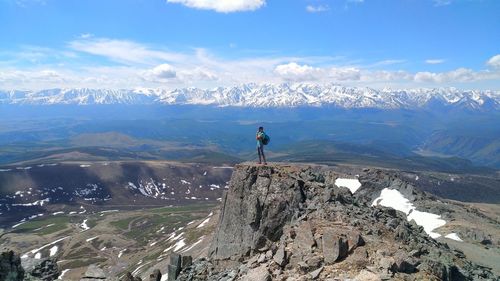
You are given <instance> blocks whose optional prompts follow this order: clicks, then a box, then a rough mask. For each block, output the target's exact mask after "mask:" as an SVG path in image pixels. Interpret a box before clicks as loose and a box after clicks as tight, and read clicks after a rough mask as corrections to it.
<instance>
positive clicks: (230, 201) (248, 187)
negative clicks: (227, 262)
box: [209, 165, 305, 260]
mask: <svg viewBox="0 0 500 281" xmlns="http://www.w3.org/2000/svg"><path fill="white" fill-rule="evenodd" d="M279 172H281V171H275V167H273V166H264V167H256V166H248V165H237V166H236V169H235V171H234V172H233V175H232V178H231V181H230V186H231V187H230V188H229V190H228V192H227V193H226V194H225V195H224V197H223V198H222V209H221V214H220V218H219V223H218V225H217V229H216V232H215V235H214V238H213V243H212V244H211V246H210V250H209V256H210V257H211V258H213V259H220V260H224V259H228V258H231V257H236V258H235V259H238V258H239V257H242V256H247V255H248V254H249V253H250V252H252V251H255V250H256V249H260V248H262V247H264V246H265V245H266V244H267V243H270V242H276V241H278V240H279V238H280V237H281V235H282V234H283V226H284V225H285V224H286V223H288V222H290V220H291V219H292V217H293V215H294V212H295V211H296V210H297V209H298V208H299V204H300V203H302V202H304V200H305V196H304V192H303V188H304V181H302V180H295V179H293V178H292V177H289V176H284V177H281V178H280V177H279V176H277V175H278V174H277V173H279ZM271 178H273V180H271Z"/></svg>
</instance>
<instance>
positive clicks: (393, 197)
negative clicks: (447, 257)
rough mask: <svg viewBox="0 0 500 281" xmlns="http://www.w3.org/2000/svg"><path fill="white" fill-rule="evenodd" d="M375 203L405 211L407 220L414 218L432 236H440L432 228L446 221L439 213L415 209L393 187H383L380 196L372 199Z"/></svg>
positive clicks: (374, 204)
mask: <svg viewBox="0 0 500 281" xmlns="http://www.w3.org/2000/svg"><path fill="white" fill-rule="evenodd" d="M377 205H382V206H385V207H389V208H393V209H395V210H398V211H401V212H403V213H405V214H406V216H407V219H408V221H411V220H415V222H416V223H417V224H418V225H420V226H422V227H423V228H424V230H425V232H426V233H427V234H428V235H429V236H430V237H432V238H438V237H440V236H441V234H439V233H436V232H433V230H434V229H436V228H439V227H441V226H443V225H445V224H446V221H445V220H443V219H441V216H440V215H436V214H432V213H427V212H421V211H417V209H416V208H415V206H413V204H412V203H411V202H410V201H409V200H408V199H406V197H404V196H403V194H401V193H400V192H399V191H397V190H395V189H389V188H384V189H383V190H382V192H381V193H380V196H379V197H378V198H376V199H375V200H373V203H372V206H377Z"/></svg>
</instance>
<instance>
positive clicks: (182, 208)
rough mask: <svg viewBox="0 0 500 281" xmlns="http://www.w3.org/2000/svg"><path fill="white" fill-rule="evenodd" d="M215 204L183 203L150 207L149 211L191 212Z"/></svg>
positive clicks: (209, 207)
mask: <svg viewBox="0 0 500 281" xmlns="http://www.w3.org/2000/svg"><path fill="white" fill-rule="evenodd" d="M215 206H216V204H196V205H194V204H193V205H184V206H179V207H162V208H156V209H151V210H150V212H151V213H178V212H193V211H208V210H210V209H212V208H213V207H215Z"/></svg>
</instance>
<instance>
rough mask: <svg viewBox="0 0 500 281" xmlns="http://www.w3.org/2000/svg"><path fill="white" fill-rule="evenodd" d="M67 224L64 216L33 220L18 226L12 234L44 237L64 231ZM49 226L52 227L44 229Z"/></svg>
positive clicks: (66, 218)
mask: <svg viewBox="0 0 500 281" xmlns="http://www.w3.org/2000/svg"><path fill="white" fill-rule="evenodd" d="M69 222H70V220H69V218H68V217H66V216H55V217H49V218H44V219H35V220H31V221H28V222H26V223H23V224H21V225H19V226H18V227H16V228H15V229H14V230H13V231H12V232H14V233H28V232H31V233H37V234H41V235H46V234H50V233H54V232H56V231H59V230H63V229H65V228H66V227H67V224H68V223H69ZM51 224H53V225H52V226H49V227H46V226H47V225H51Z"/></svg>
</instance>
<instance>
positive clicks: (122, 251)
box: [118, 249, 127, 258]
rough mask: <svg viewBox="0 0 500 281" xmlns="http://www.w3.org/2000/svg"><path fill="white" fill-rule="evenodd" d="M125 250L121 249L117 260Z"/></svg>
mask: <svg viewBox="0 0 500 281" xmlns="http://www.w3.org/2000/svg"><path fill="white" fill-rule="evenodd" d="M126 250H127V249H123V250H121V251H120V252H119V253H118V258H120V257H121V256H122V255H123V253H124V252H125V251H126Z"/></svg>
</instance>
